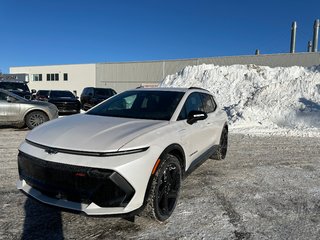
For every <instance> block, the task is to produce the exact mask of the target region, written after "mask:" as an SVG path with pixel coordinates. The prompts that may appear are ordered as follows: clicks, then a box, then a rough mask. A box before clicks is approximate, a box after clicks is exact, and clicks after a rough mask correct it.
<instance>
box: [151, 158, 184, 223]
mask: <svg viewBox="0 0 320 240" xmlns="http://www.w3.org/2000/svg"><path fill="white" fill-rule="evenodd" d="M180 186H181V166H180V163H179V160H178V159H177V158H176V157H175V156H173V155H166V156H165V157H164V158H163V160H162V162H161V163H160V165H159V167H158V169H157V171H156V173H155V175H154V178H153V180H152V185H151V189H150V195H149V198H148V202H147V206H146V209H145V213H146V215H147V216H148V217H151V218H153V219H155V220H158V221H160V222H163V221H165V220H167V219H168V218H169V217H170V216H171V214H172V213H173V210H174V209H175V207H176V204H177V200H178V197H179V192H180Z"/></svg>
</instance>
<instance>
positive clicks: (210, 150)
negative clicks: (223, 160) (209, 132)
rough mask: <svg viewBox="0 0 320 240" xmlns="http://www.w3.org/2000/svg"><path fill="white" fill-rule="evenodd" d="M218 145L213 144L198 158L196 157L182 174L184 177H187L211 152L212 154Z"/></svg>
mask: <svg viewBox="0 0 320 240" xmlns="http://www.w3.org/2000/svg"><path fill="white" fill-rule="evenodd" d="M218 147H219V146H218V145H214V146H212V147H211V148H209V149H208V150H207V151H205V152H204V153H203V154H202V155H200V156H199V157H198V158H196V159H195V160H194V161H193V162H192V163H191V165H190V166H189V168H188V170H187V171H186V173H185V175H184V176H185V177H184V178H187V177H188V176H189V175H190V174H191V173H192V172H193V171H194V170H196V169H197V168H198V167H200V166H201V165H202V164H203V163H204V162H205V161H206V160H207V159H208V158H209V157H210V156H211V155H212V154H214V153H215V152H216V151H217V149H218Z"/></svg>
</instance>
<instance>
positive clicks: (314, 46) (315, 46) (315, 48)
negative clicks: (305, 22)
mask: <svg viewBox="0 0 320 240" xmlns="http://www.w3.org/2000/svg"><path fill="white" fill-rule="evenodd" d="M319 27H320V22H319V19H317V20H315V21H314V25H313V43H312V52H317V51H318V38H319Z"/></svg>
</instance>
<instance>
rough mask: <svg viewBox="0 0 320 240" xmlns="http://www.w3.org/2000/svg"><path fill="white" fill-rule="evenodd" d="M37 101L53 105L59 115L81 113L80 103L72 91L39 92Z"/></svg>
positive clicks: (36, 97)
mask: <svg viewBox="0 0 320 240" xmlns="http://www.w3.org/2000/svg"><path fill="white" fill-rule="evenodd" d="M35 99H36V100H40V101H48V102H50V103H53V104H54V105H56V106H57V108H58V109H59V115H62V114H74V113H80V107H81V104H80V101H79V100H78V99H77V97H76V96H74V95H73V93H72V92H71V91H66V90H39V91H38V92H37V94H36V95H35Z"/></svg>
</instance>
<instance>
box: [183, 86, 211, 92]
mask: <svg viewBox="0 0 320 240" xmlns="http://www.w3.org/2000/svg"><path fill="white" fill-rule="evenodd" d="M188 89H190V90H192V89H195V90H203V91H206V92H209V91H208V90H207V89H204V88H201V87H189V88H188Z"/></svg>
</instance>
